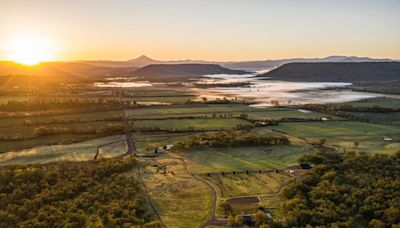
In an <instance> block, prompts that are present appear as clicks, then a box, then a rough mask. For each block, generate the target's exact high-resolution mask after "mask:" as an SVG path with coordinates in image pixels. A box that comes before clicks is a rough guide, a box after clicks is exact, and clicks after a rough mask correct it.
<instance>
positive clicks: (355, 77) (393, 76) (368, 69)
mask: <svg viewBox="0 0 400 228" xmlns="http://www.w3.org/2000/svg"><path fill="white" fill-rule="evenodd" d="M259 76H262V77H270V78H272V79H276V80H283V81H298V82H391V81H400V62H374V63H373V62H363V63H288V64H285V65H283V66H281V67H279V68H277V69H274V70H272V71H270V72H268V73H265V74H262V75H259Z"/></svg>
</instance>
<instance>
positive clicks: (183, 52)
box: [0, 0, 400, 61]
mask: <svg viewBox="0 0 400 228" xmlns="http://www.w3.org/2000/svg"><path fill="white" fill-rule="evenodd" d="M25 36H27V37H40V39H42V40H46V42H47V41H48V43H49V44H51V48H52V55H53V57H54V59H57V60H97V59H111V60H127V59H132V58H135V57H137V56H139V55H142V54H145V55H147V56H149V57H151V58H154V59H160V60H178V59H203V60H214V61H241V60H266V59H282V58H293V57H325V56H329V55H351V56H369V57H375V58H383V57H384V58H393V59H400V0H335V1H332V0H143V1H139V0H12V1H7V0H0V44H1V45H0V59H3V60H4V59H7V50H8V48H9V47H8V46H10V42H8V41H9V40H15V39H18V37H19V38H21V37H25Z"/></svg>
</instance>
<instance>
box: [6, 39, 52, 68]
mask: <svg viewBox="0 0 400 228" xmlns="http://www.w3.org/2000/svg"><path fill="white" fill-rule="evenodd" d="M54 52H55V49H54V44H53V42H51V41H50V40H49V39H46V38H43V37H38V36H19V37H10V38H9V39H8V40H7V41H6V48H5V57H6V58H7V59H8V60H11V61H14V62H17V63H21V64H24V65H28V66H33V65H36V64H38V63H41V62H46V61H52V60H54Z"/></svg>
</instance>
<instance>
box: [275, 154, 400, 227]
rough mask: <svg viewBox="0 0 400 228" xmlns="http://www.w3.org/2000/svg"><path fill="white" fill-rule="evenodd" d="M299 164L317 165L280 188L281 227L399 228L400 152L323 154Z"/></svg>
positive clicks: (313, 156)
mask: <svg viewBox="0 0 400 228" xmlns="http://www.w3.org/2000/svg"><path fill="white" fill-rule="evenodd" d="M301 161H307V162H312V163H314V164H315V165H316V166H315V167H314V168H313V169H312V170H311V171H310V172H309V173H308V174H307V175H306V176H304V177H303V178H301V179H299V180H297V181H295V182H293V183H292V184H291V185H289V186H287V187H286V188H285V190H284V196H285V197H286V198H288V200H287V202H286V203H285V204H284V205H283V209H282V210H283V213H284V214H285V222H281V223H280V225H281V226H282V224H285V226H287V227H306V226H312V227H318V226H325V227H326V226H328V227H399V226H400V194H399V189H400V179H399V176H400V153H397V154H395V155H382V154H375V155H368V154H356V153H347V154H345V155H340V154H336V153H333V152H325V153H319V154H314V155H307V156H305V157H303V158H302V159H301ZM276 223H277V224H278V223H279V222H276ZM393 225H394V226H393Z"/></svg>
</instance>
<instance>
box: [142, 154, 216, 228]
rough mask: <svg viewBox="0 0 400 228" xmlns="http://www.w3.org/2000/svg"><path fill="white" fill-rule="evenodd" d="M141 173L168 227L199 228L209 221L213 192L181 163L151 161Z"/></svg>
mask: <svg viewBox="0 0 400 228" xmlns="http://www.w3.org/2000/svg"><path fill="white" fill-rule="evenodd" d="M161 167H164V168H161ZM164 170H165V172H164ZM141 173H142V177H143V180H144V182H145V185H146V188H147V190H148V192H149V195H150V198H151V201H152V203H153V204H154V206H155V208H156V210H157V212H158V213H159V214H160V216H161V220H162V221H163V222H164V223H165V225H166V226H167V227H200V225H201V224H202V223H203V222H205V221H206V220H207V218H208V215H209V214H210V210H211V205H212V193H211V191H210V189H209V188H208V186H206V185H205V184H204V183H202V182H200V181H198V180H196V179H194V178H193V177H192V176H190V175H189V174H188V173H187V172H186V169H185V167H184V165H183V163H182V161H180V160H176V159H171V158H159V159H157V160H152V161H150V163H149V164H147V165H146V166H145V167H144V170H141Z"/></svg>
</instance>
